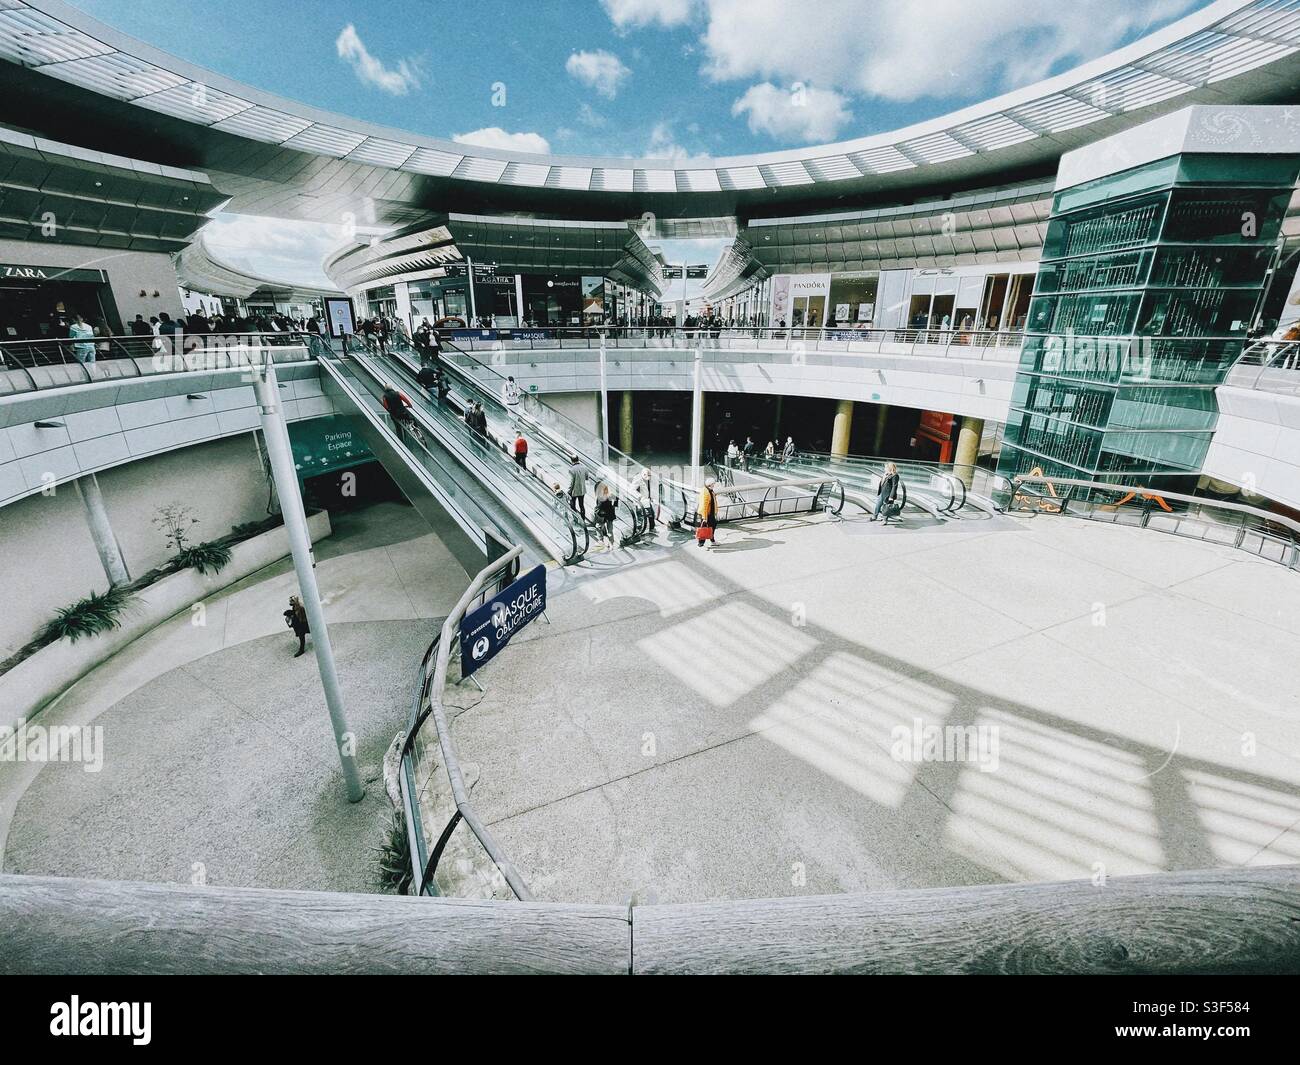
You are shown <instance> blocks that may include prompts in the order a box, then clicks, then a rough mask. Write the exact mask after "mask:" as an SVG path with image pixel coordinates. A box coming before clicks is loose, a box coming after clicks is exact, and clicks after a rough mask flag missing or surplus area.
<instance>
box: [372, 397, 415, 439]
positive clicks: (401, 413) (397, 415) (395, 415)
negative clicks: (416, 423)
mask: <svg viewBox="0 0 1300 1065" xmlns="http://www.w3.org/2000/svg"><path fill="white" fill-rule="evenodd" d="M380 402H381V403H383V405H384V410H386V411H388V416H389V417H390V418H392V419H393V428H394V429H396V430H397V432H398V435H399V436H400V435H401V432H402V425H403V423H405V422H409V421H410V420H411V411H410V407H411V401H410V400H409V399H407V398H406V396H405V395H403V394H402V393H401V392H399V391H398V390H397V389H395V388H385V389H384V394H383V395H382V396H381V397H380Z"/></svg>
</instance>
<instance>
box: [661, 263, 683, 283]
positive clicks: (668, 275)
mask: <svg viewBox="0 0 1300 1065" xmlns="http://www.w3.org/2000/svg"><path fill="white" fill-rule="evenodd" d="M663 279H664V280H665V281H680V280H681V279H682V268H681V267H680V266H665V267H664V269H663Z"/></svg>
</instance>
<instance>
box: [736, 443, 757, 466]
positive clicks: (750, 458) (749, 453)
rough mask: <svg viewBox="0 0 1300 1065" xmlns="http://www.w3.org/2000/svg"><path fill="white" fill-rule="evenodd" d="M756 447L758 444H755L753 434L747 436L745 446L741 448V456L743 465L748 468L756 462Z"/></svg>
mask: <svg viewBox="0 0 1300 1065" xmlns="http://www.w3.org/2000/svg"><path fill="white" fill-rule="evenodd" d="M756 447H757V445H755V443H754V438H753V437H752V436H747V437H745V446H744V447H743V448H741V449H740V457H741V465H742V466H744V468H745V469H746V470H748V469H749V467H750V466H752V465H753V464H754V451H755V450H756Z"/></svg>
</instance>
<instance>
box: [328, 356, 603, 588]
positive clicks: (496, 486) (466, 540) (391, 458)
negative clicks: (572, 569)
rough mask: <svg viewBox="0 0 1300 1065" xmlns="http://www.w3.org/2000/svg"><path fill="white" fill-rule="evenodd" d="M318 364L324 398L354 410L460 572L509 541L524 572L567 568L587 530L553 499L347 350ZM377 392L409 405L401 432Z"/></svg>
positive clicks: (585, 544)
mask: <svg viewBox="0 0 1300 1065" xmlns="http://www.w3.org/2000/svg"><path fill="white" fill-rule="evenodd" d="M319 363H320V366H321V369H322V384H323V385H324V387H325V390H326V393H327V394H328V395H330V397H331V398H332V399H333V400H334V402H335V404H336V405H337V406H339V407H340V408H342V409H351V410H354V411H355V412H356V413H357V415H358V416H359V420H360V425H361V433H362V436H363V437H364V438H365V440H366V443H367V444H368V445H369V446H370V448H371V450H372V451H373V452H374V454H375V456H376V458H378V459H379V461H380V463H381V464H382V465H383V466H384V468H385V470H387V472H388V473H389V475H390V476H392V478H393V479H394V481H396V482H397V484H398V486H399V487H400V488H401V489H402V491H403V492H404V493H405V495H406V496H407V498H408V499H409V500H410V501H411V503H412V504H413V505H414V506H415V507H416V508H417V509H418V510H419V511H420V513H421V515H422V516H423V517H424V518H425V520H426V521H428V523H429V525H430V526H431V527H432V528H433V529H434V531H435V532H437V533H438V534H439V536H440V537H441V538H442V539H443V541H444V542H445V543H447V545H448V547H449V549H450V550H451V551H452V553H453V554H455V555H456V557H457V559H458V560H459V561H461V562H462V563H464V564H466V566H467V568H473V569H474V570H475V571H476V570H477V569H481V568H482V566H483V562H484V559H488V560H491V559H493V558H496V557H499V556H500V554H502V553H503V551H504V550H506V549H507V548H508V547H509V545H510V544H521V545H522V546H523V547H524V556H525V563H526V564H529V565H535V564H537V563H539V562H550V561H555V562H560V563H563V564H572V563H575V562H578V561H580V560H581V559H582V558H583V556H584V555H585V554H586V552H587V550H588V548H589V547H590V537H589V532H588V530H587V528H586V526H585V525H584V524H583V523H582V522H581V521H580V520H579V519H578V517H577V515H575V514H573V513H572V512H571V511H570V510H569V508H568V507H567V506H566V505H565V503H564V501H563V500H562V499H560V498H557V497H556V496H555V495H554V494H553V493H552V492H551V491H550V490H549V489H548V487H547V486H546V485H545V484H544V483H543V482H542V481H541V480H540V479H539V478H537V477H534V476H531V475H529V474H526V473H524V471H522V470H520V469H519V467H518V466H517V465H516V464H515V462H514V461H513V459H511V458H510V457H509V456H508V455H506V454H505V453H504V452H503V451H502V450H501V449H500V448H499V447H498V446H496V445H495V444H493V443H491V442H490V441H487V440H483V439H481V438H479V439H476V438H475V434H472V433H471V432H470V431H469V430H468V428H467V427H466V426H465V424H464V422H463V421H462V420H461V419H460V418H459V417H457V416H456V415H455V414H453V413H452V412H451V411H450V410H440V409H438V407H437V404H436V403H435V404H428V403H423V402H420V401H419V399H417V394H413V390H412V389H410V387H409V386H408V385H407V383H406V381H405V380H404V379H402V378H401V377H400V376H398V375H397V374H396V372H395V371H394V370H393V368H392V367H391V366H388V365H387V364H386V363H385V362H383V361H382V360H380V359H377V358H375V357H372V356H371V355H369V354H365V353H361V352H356V351H354V352H353V353H352V354H350V355H347V356H343V357H338V356H333V355H332V356H330V357H324V358H321V359H319ZM387 387H395V388H397V389H398V390H400V391H403V392H405V393H406V394H407V395H408V396H410V397H411V399H412V408H411V411H410V413H411V419H410V421H409V422H407V423H406V424H404V425H403V426H402V427H401V428H399V427H397V426H396V425H395V424H394V423H393V421H392V419H391V418H390V417H389V415H388V413H387V412H386V411H385V410H384V408H383V404H382V403H381V400H380V397H381V396H382V394H383V391H384V389H385V388H387ZM470 563H473V566H472V567H471V566H470Z"/></svg>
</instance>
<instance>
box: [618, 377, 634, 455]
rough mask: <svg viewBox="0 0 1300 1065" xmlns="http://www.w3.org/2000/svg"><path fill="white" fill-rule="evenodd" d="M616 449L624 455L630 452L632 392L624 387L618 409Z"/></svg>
mask: <svg viewBox="0 0 1300 1065" xmlns="http://www.w3.org/2000/svg"><path fill="white" fill-rule="evenodd" d="M618 449H619V450H620V451H621V452H623V454H624V455H630V454H632V393H631V392H630V391H628V390H626V389H625V390H624V391H623V403H622V406H620V407H619V411H618Z"/></svg>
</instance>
